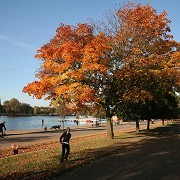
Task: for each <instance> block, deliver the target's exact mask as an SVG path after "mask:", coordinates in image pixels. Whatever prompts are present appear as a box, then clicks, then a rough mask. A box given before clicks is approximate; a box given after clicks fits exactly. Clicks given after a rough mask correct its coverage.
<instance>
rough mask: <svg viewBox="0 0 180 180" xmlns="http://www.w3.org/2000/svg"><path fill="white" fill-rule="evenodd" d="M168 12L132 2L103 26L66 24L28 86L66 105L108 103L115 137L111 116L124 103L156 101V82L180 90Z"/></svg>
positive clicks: (31, 92)
mask: <svg viewBox="0 0 180 180" xmlns="http://www.w3.org/2000/svg"><path fill="white" fill-rule="evenodd" d="M166 15H167V14H166V13H165V12H163V13H161V14H159V15H158V14H157V13H156V11H155V9H153V8H152V7H151V6H150V5H146V6H142V5H134V4H131V3H128V4H127V5H125V6H124V7H122V8H120V9H118V11H117V12H115V13H114V15H113V16H112V18H109V19H107V23H106V25H105V26H103V24H102V25H101V28H100V30H98V31H97V29H96V28H95V26H94V25H88V24H78V25H77V26H70V25H64V24H61V25H60V26H59V27H58V28H57V30H56V34H55V36H54V38H53V39H51V40H50V42H49V43H48V44H46V45H44V46H43V47H41V48H40V49H39V50H38V52H37V55H36V58H37V59H40V60H42V64H41V66H40V69H39V71H38V72H37V74H36V77H37V78H38V79H39V80H38V81H34V82H32V83H30V84H28V85H27V86H26V87H24V89H23V91H24V92H26V93H28V94H29V95H33V96H35V97H36V98H43V97H44V98H45V99H48V100H51V102H52V104H59V103H60V102H62V103H65V107H66V109H67V110H68V109H69V110H70V109H73V110H74V111H77V112H78V111H80V110H82V109H87V110H88V109H90V110H91V111H92V110H93V109H94V111H98V110H99V109H100V108H103V109H104V111H105V114H106V119H107V136H108V138H113V126H112V122H111V117H112V116H113V115H114V114H115V113H116V112H117V110H118V108H119V107H121V106H122V104H123V102H126V101H133V102H142V103H144V102H145V101H147V100H153V91H154V87H155V85H156V86H158V88H161V89H165V90H166V91H168V92H171V91H178V90H179V89H178V88H179V79H178V75H179V71H178V68H177V66H178V60H179V52H178V51H177V47H178V46H179V44H178V43H177V42H175V41H174V40H173V37H172V36H171V35H169V34H168V33H169V31H170V28H169V26H168V23H169V22H170V21H169V20H168V19H167V18H166Z"/></svg>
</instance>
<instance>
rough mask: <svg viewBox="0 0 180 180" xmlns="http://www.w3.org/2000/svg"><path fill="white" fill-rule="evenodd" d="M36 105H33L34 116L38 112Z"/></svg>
mask: <svg viewBox="0 0 180 180" xmlns="http://www.w3.org/2000/svg"><path fill="white" fill-rule="evenodd" d="M38 109H39V108H38V107H37V106H34V110H33V114H34V115H35V116H36V115H37V114H38Z"/></svg>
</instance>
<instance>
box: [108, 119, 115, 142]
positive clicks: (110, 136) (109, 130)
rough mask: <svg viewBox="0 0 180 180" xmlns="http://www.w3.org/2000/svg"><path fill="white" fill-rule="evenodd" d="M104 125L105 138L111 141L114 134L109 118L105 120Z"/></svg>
mask: <svg viewBox="0 0 180 180" xmlns="http://www.w3.org/2000/svg"><path fill="white" fill-rule="evenodd" d="M106 124H107V138H108V139H113V137H114V133H113V125H112V121H111V118H106Z"/></svg>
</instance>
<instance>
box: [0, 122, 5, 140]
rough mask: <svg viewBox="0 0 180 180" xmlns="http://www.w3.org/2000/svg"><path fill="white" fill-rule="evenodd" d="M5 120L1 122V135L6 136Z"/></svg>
mask: <svg viewBox="0 0 180 180" xmlns="http://www.w3.org/2000/svg"><path fill="white" fill-rule="evenodd" d="M5 123H6V122H5V121H4V122H3V123H0V133H1V137H4V131H3V128H4V130H6V126H5Z"/></svg>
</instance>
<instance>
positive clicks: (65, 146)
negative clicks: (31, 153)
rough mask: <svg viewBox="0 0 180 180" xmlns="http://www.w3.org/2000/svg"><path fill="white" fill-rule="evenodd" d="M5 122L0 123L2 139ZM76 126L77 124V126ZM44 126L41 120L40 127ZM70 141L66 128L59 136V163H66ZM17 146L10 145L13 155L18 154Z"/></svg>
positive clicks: (68, 129) (68, 131)
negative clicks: (60, 149)
mask: <svg viewBox="0 0 180 180" xmlns="http://www.w3.org/2000/svg"><path fill="white" fill-rule="evenodd" d="M5 123H6V122H5V121H4V122H1V123H0V137H2V138H3V137H4V135H5V131H6V126H5ZM77 125H78V124H77ZM43 126H44V120H43V119H42V127H43ZM70 139H71V133H70V128H69V127H67V129H66V131H65V132H63V133H62V135H61V136H60V143H61V144H62V154H61V162H64V160H65V161H66V162H67V161H68V156H69V153H70V144H69V141H70ZM18 148H19V147H18V146H17V145H15V144H12V151H13V154H14V155H15V154H18Z"/></svg>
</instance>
